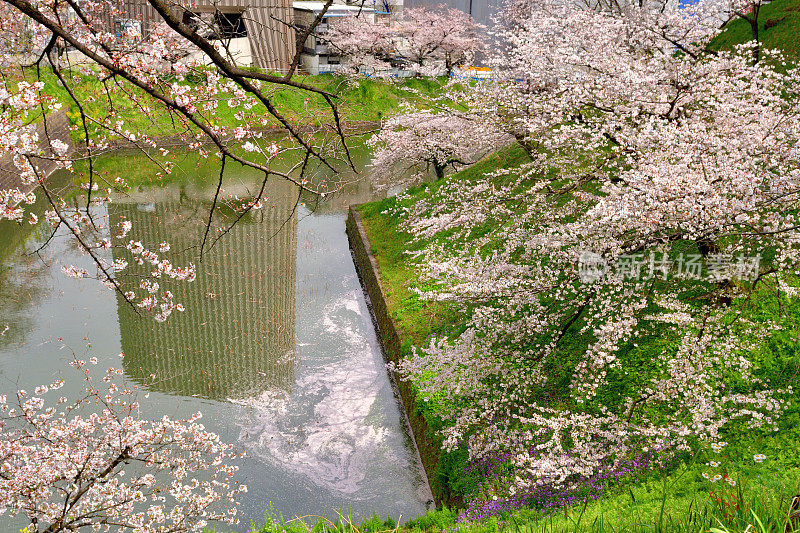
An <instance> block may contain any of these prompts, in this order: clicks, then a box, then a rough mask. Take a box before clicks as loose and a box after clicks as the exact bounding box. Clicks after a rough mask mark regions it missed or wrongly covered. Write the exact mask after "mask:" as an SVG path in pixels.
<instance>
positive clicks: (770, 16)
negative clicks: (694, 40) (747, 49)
mask: <svg viewBox="0 0 800 533" xmlns="http://www.w3.org/2000/svg"><path fill="white" fill-rule="evenodd" d="M758 20H759V23H760V24H759V38H760V40H761V42H762V43H763V45H764V46H765V47H766V48H774V49H778V50H783V51H784V52H786V54H787V55H788V56H789V57H792V58H798V57H800V0H773V2H771V3H769V4H766V5H765V6H763V7H762V8H761V10H760V11H759V14H758ZM751 39H752V33H751V30H750V25H749V24H748V23H747V22H745V21H744V20H741V19H737V20H734V21H733V22H731V23H730V24H728V26H727V28H726V30H725V31H724V32H723V33H722V34H721V35H720V36H719V37H717V38H716V39H715V40H714V42H713V47H714V48H716V49H729V48H732V47H733V46H734V45H736V44H742V43H746V42H748V41H750V40H751Z"/></svg>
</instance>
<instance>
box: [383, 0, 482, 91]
mask: <svg viewBox="0 0 800 533" xmlns="http://www.w3.org/2000/svg"><path fill="white" fill-rule="evenodd" d="M481 29H482V28H481V26H480V25H478V24H476V23H475V21H474V20H473V19H472V17H471V16H470V15H469V14H467V13H465V12H464V11H461V10H460V9H455V8H448V7H447V6H446V5H444V4H442V5H439V6H437V7H436V8H430V7H427V6H419V7H411V8H408V9H405V10H403V12H402V16H401V18H400V20H399V21H398V23H397V36H398V39H399V40H400V42H399V43H398V49H399V51H400V53H401V54H402V55H403V57H405V59H406V60H407V61H408V63H409V67H410V68H411V69H412V70H415V71H417V72H420V73H425V72H429V71H430V69H431V67H432V66H433V65H437V64H442V65H443V66H444V69H445V71H446V73H447V74H448V75H449V74H451V73H452V71H453V69H454V68H455V67H456V66H458V65H460V64H462V63H463V62H464V61H466V60H467V59H468V58H470V57H471V56H472V54H474V53H475V52H477V51H479V50H481V49H482V48H483V41H482V38H481V35H480V32H481Z"/></svg>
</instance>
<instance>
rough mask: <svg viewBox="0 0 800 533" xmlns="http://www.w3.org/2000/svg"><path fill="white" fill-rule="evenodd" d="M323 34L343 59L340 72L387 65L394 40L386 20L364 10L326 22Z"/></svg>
mask: <svg viewBox="0 0 800 533" xmlns="http://www.w3.org/2000/svg"><path fill="white" fill-rule="evenodd" d="M323 38H324V40H325V42H327V43H328V47H329V50H330V51H331V52H332V53H334V54H336V55H338V56H339V57H340V58H341V59H342V60H343V62H342V63H341V67H340V68H341V69H342V73H343V74H357V73H359V72H369V73H373V72H378V73H379V72H380V71H381V70H385V69H387V68H388V67H389V62H388V58H389V57H390V55H391V53H392V52H393V50H394V43H393V41H392V38H391V32H390V29H389V25H388V23H387V22H383V21H374V20H371V17H370V16H368V15H366V14H365V13H358V14H356V15H352V16H346V17H340V18H337V19H334V20H332V21H330V22H329V26H328V30H327V31H326V32H325V34H324V36H323Z"/></svg>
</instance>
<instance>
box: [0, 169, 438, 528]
mask: <svg viewBox="0 0 800 533" xmlns="http://www.w3.org/2000/svg"><path fill="white" fill-rule="evenodd" d="M366 157H367V155H365V154H361V163H362V164H363V162H364V161H365V160H366ZM204 165H205V164H204V163H202V162H199V161H198V160H197V158H193V157H192V156H189V155H187V156H185V157H184V158H183V160H182V162H181V164H180V165H179V169H178V172H177V174H179V175H180V176H181V177H180V178H175V179H170V180H168V181H167V182H165V183H158V184H157V185H153V183H156V182H155V181H154V180H148V179H146V178H147V174H148V173H153V174H154V173H155V170H154V169H152V168H151V167H149V166H148V164H147V161H146V159H145V158H144V157H143V156H141V155H135V154H127V155H122V156H114V157H110V158H109V159H108V160H107V161H105V162H102V161H101V162H100V164H99V165H98V168H100V169H101V171H103V170H105V171H106V172H109V173H110V174H109V175H111V174H113V173H114V171H115V169H117V171H119V169H123V168H124V169H126V170H125V172H127V173H129V174H130V175H131V179H133V180H134V181H136V182H137V183H142V184H143V185H141V186H138V187H136V188H135V189H134V191H133V192H130V193H126V194H124V195H118V196H116V197H114V200H113V202H111V203H110V204H108V205H107V206H103V207H101V208H99V209H97V210H96V213H95V216H96V217H98V218H99V219H100V220H104V221H105V225H106V227H107V226H108V224H111V225H112V227H113V226H114V225H115V224H118V223H119V222H120V221H122V220H125V219H127V220H130V221H131V222H132V223H133V230H132V231H131V234H130V237H131V238H133V239H134V240H140V241H142V242H143V243H144V244H145V245H146V246H148V245H150V246H151V247H155V246H157V243H159V242H162V241H168V242H170V244H171V246H172V250H171V251H170V252H169V253H168V254H166V255H167V256H168V257H169V259H170V260H171V261H172V262H173V263H175V264H178V265H180V264H185V263H186V262H187V261H194V262H197V254H198V244H199V242H200V239H201V238H202V233H203V228H204V224H205V222H206V218H207V217H208V213H209V209H210V206H211V201H212V198H213V195H214V191H215V179H216V174H215V172H214V169H213V168H208V166H207V165H205V166H204ZM143 176H144V178H143ZM259 185H260V183H259V181H258V178H257V177H255V176H252V175H249V174H247V173H245V172H241V171H240V172H239V174H238V175H237V174H236V172H235V171H231V175H230V176H227V175H226V190H227V191H228V192H235V193H239V194H243V193H245V192H247V191H254V190H257V188H258V186H259ZM266 191H267V192H266V200H265V201H264V208H262V209H261V210H259V211H256V212H253V213H252V214H249V215H247V216H246V217H245V218H243V219H242V220H240V221H239V222H238V223H237V224H235V225H234V226H233V227H232V229H231V230H230V231H228V232H227V233H225V234H224V235H223V234H222V230H221V229H220V228H223V227H227V226H228V225H229V223H230V222H231V221H232V220H233V217H234V216H235V212H224V211H223V210H219V214H215V223H214V228H213V231H212V236H213V237H214V238H216V237H218V236H219V240H218V241H217V242H216V243H215V244H214V246H213V247H212V248H210V249H209V250H208V251H207V252H206V254H205V257H204V260H203V261H202V263H199V264H198V265H197V271H198V276H197V279H196V280H195V281H194V282H193V283H182V284H176V285H175V286H174V287H173V288H172V290H173V292H175V295H176V298H175V299H176V301H178V302H181V303H183V304H184V305H185V307H186V311H184V312H183V313H175V314H173V316H171V317H170V319H169V320H168V321H167V322H165V323H157V322H155V321H154V320H153V319H152V318H149V317H147V316H144V315H139V314H137V313H136V312H134V311H133V310H132V308H131V307H130V306H129V305H127V304H126V303H125V301H124V300H123V299H122V298H120V297H118V295H117V294H115V292H113V291H111V290H109V289H107V288H104V287H102V286H100V284H99V283H98V282H97V281H94V280H73V279H70V278H67V277H65V276H64V274H63V273H62V272H61V267H62V266H64V265H67V266H68V265H76V266H83V267H85V268H87V270H90V271H92V270H93V269H92V268H91V262H90V259H89V258H88V257H87V256H86V255H85V254H83V253H82V252H81V250H80V249H79V248H78V247H77V246H76V244H75V242H74V241H73V240H72V239H70V238H68V237H67V235H65V234H64V232H59V233H58V234H56V236H55V238H53V239H52V240H51V241H50V242H49V244H47V246H45V247H44V248H43V249H42V250H40V251H37V249H38V248H39V247H40V245H41V244H42V243H43V242H44V241H45V240H46V239H47V237H48V236H49V234H48V233H47V232H46V231H43V230H40V231H36V232H34V233H30V234H26V231H28V230H27V229H26V228H24V227H17V226H15V225H11V224H7V225H4V226H2V228H0V241H2V242H0V245H2V246H1V247H0V248H2V250H3V252H2V255H1V256H0V258H2V268H1V269H0V330H5V331H3V334H2V336H0V394H10V393H12V392H13V391H15V390H16V389H18V388H28V389H30V388H32V387H34V386H35V385H37V384H39V383H46V382H51V381H52V380H53V379H56V378H57V377H59V376H64V375H67V374H69V373H70V372H74V371H72V370H71V369H69V367H68V366H67V363H68V362H69V360H71V359H72V358H73V357H74V356H78V357H81V358H83V359H88V358H89V357H97V358H98V359H99V363H98V365H97V368H98V371H99V370H100V369H104V368H107V367H108V366H116V367H120V366H121V367H122V368H123V369H124V371H125V376H126V379H127V380H130V381H131V382H133V383H135V384H137V385H138V386H139V387H140V388H141V390H142V393H141V394H140V402H141V405H142V414H143V416H146V417H160V416H162V415H164V414H168V415H171V416H176V417H185V416H188V415H190V414H191V413H195V412H197V411H198V410H199V411H202V412H203V415H204V418H203V423H204V424H205V425H206V427H207V428H208V429H210V430H212V431H215V432H217V433H219V434H220V435H221V436H222V438H223V439H224V440H225V441H226V442H229V443H231V444H233V445H234V446H235V447H236V448H237V449H238V450H240V451H245V452H246V454H245V457H244V458H242V459H240V460H238V462H237V464H238V465H239V466H240V470H239V475H238V479H239V480H241V482H243V483H245V484H246V485H247V486H248V492H247V493H246V494H244V495H243V497H242V505H241V506H240V507H239V517H240V519H241V521H242V523H241V524H240V526H239V527H238V528H232V529H236V530H238V531H248V530H249V527H250V523H251V522H253V523H255V524H260V523H262V522H263V520H264V516H265V511H267V510H270V509H271V510H272V511H273V512H274V513H277V514H279V515H282V516H283V517H284V518H285V519H291V518H294V517H297V516H301V517H302V516H307V515H320V514H321V515H325V516H327V517H330V518H335V517H336V516H337V515H338V513H340V512H341V513H343V514H345V515H350V516H352V517H353V519H356V520H358V519H360V518H370V517H371V516H372V515H373V513H377V514H378V515H380V516H382V517H385V516H387V515H390V516H392V517H394V518H400V519H401V520H406V519H409V518H412V517H414V516H417V515H419V514H422V513H423V512H424V511H425V509H426V502H427V501H428V500H429V498H430V491H429V488H428V486H427V482H426V480H425V478H424V475H423V473H422V471H421V469H420V466H419V464H418V458H417V455H416V451H415V450H414V448H413V444H412V442H411V439H410V436H409V435H408V433H407V429H406V427H405V425H404V422H403V418H402V417H401V411H400V407H399V405H398V402H397V399H396V398H395V396H394V393H393V390H392V387H391V383H390V381H389V378H388V376H387V373H386V369H385V365H384V361H383V356H382V354H381V350H380V346H379V343H378V339H377V338H376V334H375V330H374V328H373V323H372V321H371V318H370V314H369V310H368V308H367V304H366V302H365V299H364V295H363V292H362V290H361V286H360V284H359V280H358V277H357V275H356V271H355V267H354V265H353V262H352V259H351V256H350V251H349V248H348V243H347V237H346V235H345V229H344V228H345V218H346V211H347V207H348V205H350V204H352V203H360V202H364V201H368V200H370V199H373V198H375V197H376V193H375V192H374V191H373V190H372V188H371V186H370V184H369V183H368V182H367V181H366V180H363V179H362V180H353V182H352V183H350V184H349V185H347V186H344V187H343V188H342V189H341V190H340V191H338V192H336V193H334V194H332V195H330V196H328V197H326V198H325V199H324V200H320V199H318V198H316V197H312V196H309V195H301V194H299V193H298V190H297V189H296V187H295V186H294V185H292V184H290V183H288V182H286V181H281V180H277V179H276V180H272V181H270V182H269V183H268V187H267V189H266ZM117 253H118V252H117V251H109V252H108V257H107V259H108V260H112V259H113V258H114V257H115V254H117ZM127 272H128V274H136V271H135V269H131V270H129V271H127ZM6 326H7V327H6ZM77 386H78V385H77V384H75V383H73V382H70V381H69V380H67V387H66V390H67V393H69V392H72V393H76V392H77V388H76V387H77ZM71 387H72V390H70V388H71ZM65 395H67V396H69V394H65ZM6 524H7V525H8V526H10V525H11V524H8V523H6ZM15 524H16V522H15ZM0 525H2V524H1V523H0ZM222 529H223V530H224V529H225V528H222Z"/></svg>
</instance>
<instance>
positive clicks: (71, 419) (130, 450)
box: [0, 358, 246, 533]
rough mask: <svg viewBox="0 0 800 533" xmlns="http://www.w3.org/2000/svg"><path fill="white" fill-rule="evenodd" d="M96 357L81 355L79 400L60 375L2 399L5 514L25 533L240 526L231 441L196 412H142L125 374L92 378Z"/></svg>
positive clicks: (0, 503)
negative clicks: (175, 415)
mask: <svg viewBox="0 0 800 533" xmlns="http://www.w3.org/2000/svg"><path fill="white" fill-rule="evenodd" d="M96 364H97V362H96V359H94V358H92V359H90V360H89V361H83V360H79V359H75V360H74V361H73V362H72V366H73V367H74V368H76V369H77V370H78V371H79V372H80V373H81V375H83V378H84V380H85V386H84V394H83V396H81V397H80V398H78V399H77V400H69V399H67V398H65V397H63V396H62V397H59V396H58V393H57V392H56V391H57V390H58V389H60V388H61V387H62V386H63V385H64V382H63V380H58V381H55V382H53V383H50V384H48V385H41V386H38V387H36V389H35V390H34V391H33V392H29V391H25V390H20V391H18V392H17V394H16V397H15V398H13V399H9V398H6V397H5V396H4V397H1V398H0V456H1V457H2V459H3V460H2V466H0V514H4V515H7V516H10V517H16V516H22V517H24V518H26V519H27V520H28V521H29V525H28V527H27V531H28V532H29V533H44V532H52V533H55V532H59V531H79V530H83V529H85V528H92V529H93V530H103V531H142V532H153V533H156V532H158V533H166V532H177V531H202V530H203V529H204V528H205V527H206V525H207V524H208V522H209V520H214V521H219V522H223V523H233V522H235V515H236V508H235V505H236V497H237V495H238V494H240V493H241V492H244V491H246V487H244V486H237V485H234V484H233V482H232V477H233V476H234V474H235V472H236V467H235V466H231V465H230V464H229V463H230V460H231V458H232V457H233V455H232V454H231V451H230V446H229V445H226V444H224V443H222V442H221V441H220V439H219V436H217V435H216V434H214V433H211V432H209V431H207V430H206V429H205V428H204V427H203V425H202V424H200V422H199V419H200V417H201V415H200V414H199V413H198V414H196V415H194V416H192V417H190V418H189V419H186V420H175V419H172V418H169V417H167V416H164V417H162V418H161V419H159V420H146V419H142V418H141V417H140V416H139V414H138V413H139V405H138V403H137V401H136V391H135V390H131V389H127V388H125V386H124V385H119V384H118V383H117V381H118V380H119V377H118V375H119V374H122V371H121V370H115V369H109V370H108V372H107V373H106V375H105V376H103V377H102V379H101V382H100V383H97V382H96V380H95V379H93V378H92V374H93V373H92V372H91V371H90V368H91V367H92V366H93V365H96Z"/></svg>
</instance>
